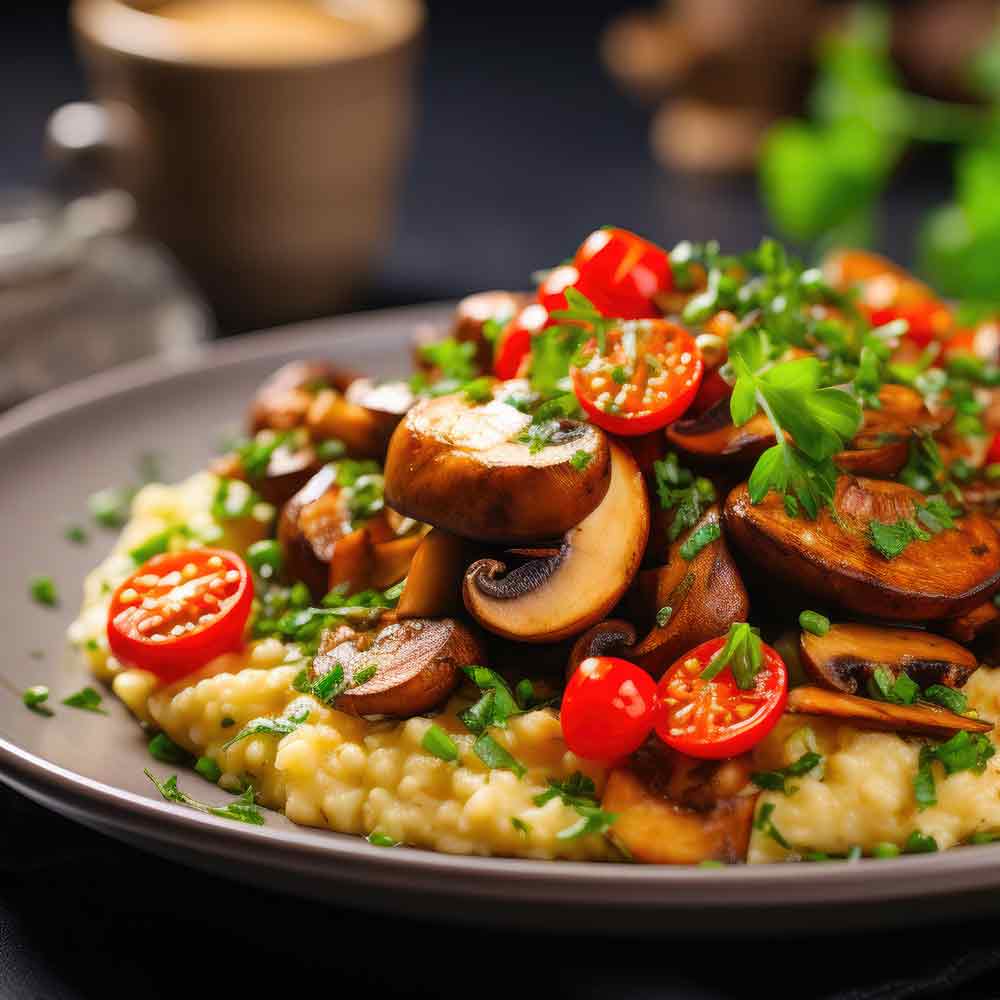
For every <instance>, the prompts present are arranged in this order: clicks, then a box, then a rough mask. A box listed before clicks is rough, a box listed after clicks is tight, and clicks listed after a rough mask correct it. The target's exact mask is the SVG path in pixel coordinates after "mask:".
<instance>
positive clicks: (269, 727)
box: [222, 671, 332, 750]
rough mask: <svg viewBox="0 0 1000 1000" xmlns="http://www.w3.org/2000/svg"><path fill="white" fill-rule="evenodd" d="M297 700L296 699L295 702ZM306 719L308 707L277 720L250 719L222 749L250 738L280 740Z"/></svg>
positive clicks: (288, 709)
mask: <svg viewBox="0 0 1000 1000" xmlns="http://www.w3.org/2000/svg"><path fill="white" fill-rule="evenodd" d="M331 672H332V671H331ZM326 676H329V675H326ZM299 700H300V699H296V702H297V701H299ZM296 702H293V703H292V704H291V705H289V706H288V708H287V709H285V711H286V712H290V710H291V709H292V708H295V704H296ZM308 718H309V706H308V705H304V706H300V707H298V708H297V709H296V711H294V712H290V714H288V715H285V716H279V717H278V718H277V719H272V718H269V717H267V716H263V715H262V716H260V717H258V718H256V719H251V720H250V721H249V722H248V723H247V724H246V725H245V726H244V727H243V728H242V729H241V730H240V731H239V732H238V733H237V734H236V735H235V736H233V737H232V738H231V739H228V740H226V742H225V743H223V744H222V749H223V750H228V749H229V748H230V747H231V746H232V745H233V744H234V743H239V742H240V740H245V739H247V738H248V737H250V736H277V737H278V738H279V739H280V738H282V737H284V736H287V735H288V734H289V733H292V732H294V731H295V730H296V729H298V728H299V726H301V725H302V723H304V722H305V721H306V720H307V719H308Z"/></svg>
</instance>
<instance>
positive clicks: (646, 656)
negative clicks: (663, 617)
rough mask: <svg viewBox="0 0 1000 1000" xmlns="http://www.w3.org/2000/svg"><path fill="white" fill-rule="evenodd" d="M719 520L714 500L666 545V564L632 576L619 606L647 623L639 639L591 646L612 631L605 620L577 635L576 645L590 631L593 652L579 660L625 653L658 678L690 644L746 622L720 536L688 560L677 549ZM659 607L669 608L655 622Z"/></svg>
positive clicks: (741, 591) (740, 590) (735, 573)
mask: <svg viewBox="0 0 1000 1000" xmlns="http://www.w3.org/2000/svg"><path fill="white" fill-rule="evenodd" d="M720 520H721V517H720V513H719V508H718V507H717V506H716V505H714V504H713V505H712V506H711V507H709V509H708V510H707V511H705V513H704V515H702V518H701V520H700V521H698V523H697V524H696V525H695V526H694V527H693V528H690V529H689V530H688V531H687V532H686V533H685V534H683V535H681V536H680V537H679V538H678V539H677V540H676V541H675V542H674V543H673V544H672V545H671V547H670V555H669V561H668V562H667V565H666V566H661V567H659V568H658V569H655V570H642V571H640V572H639V573H638V575H637V576H636V579H635V582H634V583H633V585H632V588H631V591H630V593H629V595H628V597H627V598H626V601H625V602H624V607H625V608H626V609H627V611H628V612H629V614H630V615H631V616H632V617H633V618H634V619H635V620H636V621H639V622H642V623H648V625H649V626H650V631H649V632H648V634H647V635H646V636H645V637H644V638H643V639H642V641H641V642H638V643H636V642H635V639H634V638H633V639H632V640H631V641H630V642H629V643H626V644H624V645H622V646H621V647H620V648H619V652H618V653H616V654H605V653H601V652H598V651H596V647H598V646H602V645H608V643H609V642H610V636H611V634H612V633H613V631H614V629H612V628H608V629H605V628H604V626H605V625H609V624H610V623H607V622H606V623H603V625H597V626H595V627H594V628H593V629H591V630H590V631H589V632H587V633H586V634H585V635H584V636H582V637H581V640H580V641H579V642H578V644H577V645H578V646H580V643H581V642H583V640H585V639H586V638H587V637H588V636H592V643H593V645H594V648H595V651H593V652H589V653H583V655H582V656H581V657H580V659H583V657H584V656H601V655H619V656H624V657H625V658H626V659H629V660H631V661H632V662H633V663H636V664H638V665H639V666H641V667H642V668H643V669H644V670H646V671H648V672H649V673H650V674H651V675H652V676H653V677H659V676H660V675H661V674H662V673H663V672H664V671H665V670H666V669H667V667H669V666H670V665H671V664H672V663H673V662H674V661H675V660H676V659H677V658H678V657H679V656H681V655H682V654H684V653H686V652H687V651H688V650H689V649H693V648H694V647H695V646H697V645H698V644H699V643H702V642H706V641H708V640H709V639H714V638H716V637H718V636H720V635H725V634H726V632H727V630H728V629H729V626H730V625H731V624H732V623H733V622H738V621H746V619H747V616H748V614H749V613H750V599H749V597H748V596H747V591H746V587H745V586H744V585H743V580H742V579H741V577H740V573H739V570H738V569H737V568H736V563H735V562H734V561H733V558H732V556H731V555H730V553H729V549H728V548H727V546H726V543H725V540H724V539H723V538H722V537H721V535H720V537H719V538H716V539H714V540H713V541H711V542H709V543H708V544H707V545H705V546H703V547H702V548H701V549H700V550H699V551H698V552H697V553H696V554H695V556H694V558H693V559H691V560H690V561H688V560H686V559H684V558H683V556H682V555H681V549H682V548H683V546H684V544H685V543H686V542H687V540H688V539H689V538H690V537H691V536H692V535H693V534H694V533H696V532H697V531H699V530H703V529H711V528H712V527H716V526H719V524H720ZM663 608H670V613H669V618H668V619H667V621H666V623H665V624H663V625H660V624H657V623H656V615H657V612H658V611H660V610H661V609H663ZM634 634H635V633H634V631H633V636H634ZM626 646H627V648H626ZM581 648H586V647H581Z"/></svg>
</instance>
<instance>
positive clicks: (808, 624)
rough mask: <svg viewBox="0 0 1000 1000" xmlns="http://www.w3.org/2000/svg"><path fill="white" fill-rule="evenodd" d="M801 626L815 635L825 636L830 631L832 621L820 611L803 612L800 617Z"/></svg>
mask: <svg viewBox="0 0 1000 1000" xmlns="http://www.w3.org/2000/svg"><path fill="white" fill-rule="evenodd" d="M799 625H800V626H801V627H802V628H803V629H804V630H805V631H806V632H811V633H812V634H813V635H819V636H823V635H826V633H827V632H829V631H830V619H829V618H827V617H826V615H821V614H820V613H819V612H818V611H803V612H802V614H800V615H799Z"/></svg>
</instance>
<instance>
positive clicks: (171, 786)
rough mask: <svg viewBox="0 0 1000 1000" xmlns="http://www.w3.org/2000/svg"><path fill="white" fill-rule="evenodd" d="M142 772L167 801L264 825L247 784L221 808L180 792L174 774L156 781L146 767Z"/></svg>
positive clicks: (250, 787) (223, 817)
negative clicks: (236, 796) (234, 798)
mask: <svg viewBox="0 0 1000 1000" xmlns="http://www.w3.org/2000/svg"><path fill="white" fill-rule="evenodd" d="M143 773H144V774H145V775H146V777H147V778H149V780H150V781H151V782H152V783H153V784H154V785H155V786H156V790H157V791H158V792H159V793H160V794H161V795H162V796H163V797H164V798H165V799H166V800H167V801H168V802H177V803H179V804H180V805H185V806H189V807H190V808H191V809H196V810H198V812H203V813H207V814H208V815H210V816H220V817H221V818H222V819H232V820H236V821H237V822H239V823H250V824H252V825H253V826H263V825H264V817H263V816H262V815H261V812H260V810H259V809H258V808H257V804H256V801H255V795H254V790H253V787H252V786H248V787H247V788H246V789H245V790H244V792H243V794H242V795H240V797H239V798H238V799H237V800H236V801H235V802H230V803H229V805H227V806H225V807H223V808H217V807H215V806H210V805H208V804H207V803H205V802H199V801H198V800H197V799H195V798H192V797H191V796H190V795H188V794H187V792H182V791H181V790H180V789H179V788H178V787H177V775H176V774H172V775H171V776H170V777H169V778H167V779H166V781H158V780H157V779H156V778H155V777H154V776H153V774H151V773H150V771H149V770H148V769H146V770H144V771H143Z"/></svg>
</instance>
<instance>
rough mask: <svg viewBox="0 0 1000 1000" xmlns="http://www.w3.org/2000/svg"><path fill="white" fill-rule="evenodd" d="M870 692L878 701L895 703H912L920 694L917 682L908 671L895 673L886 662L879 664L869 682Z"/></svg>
mask: <svg viewBox="0 0 1000 1000" xmlns="http://www.w3.org/2000/svg"><path fill="white" fill-rule="evenodd" d="M868 692H869V694H870V695H871V696H872V697H873V698H875V699H877V700H878V701H889V702H892V703H893V704H895V705H912V704H913V703H914V702H915V701H916V700H917V696H918V695H919V694H920V688H919V687H918V686H917V683H916V682H915V681H914V680H913V679H912V678H911V677H910V676H909V675H908V674H906V673H902V672H901V673H900V674H898V675H896V674H894V673H893V672H892V671H891V670H890V669H889V668H888V667H887V666H885V665H884V664H881V663H880V664H879V665H878V666H877V667H876V668H875V669H874V670H873V671H872V675H871V678H870V679H869V682H868Z"/></svg>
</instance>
